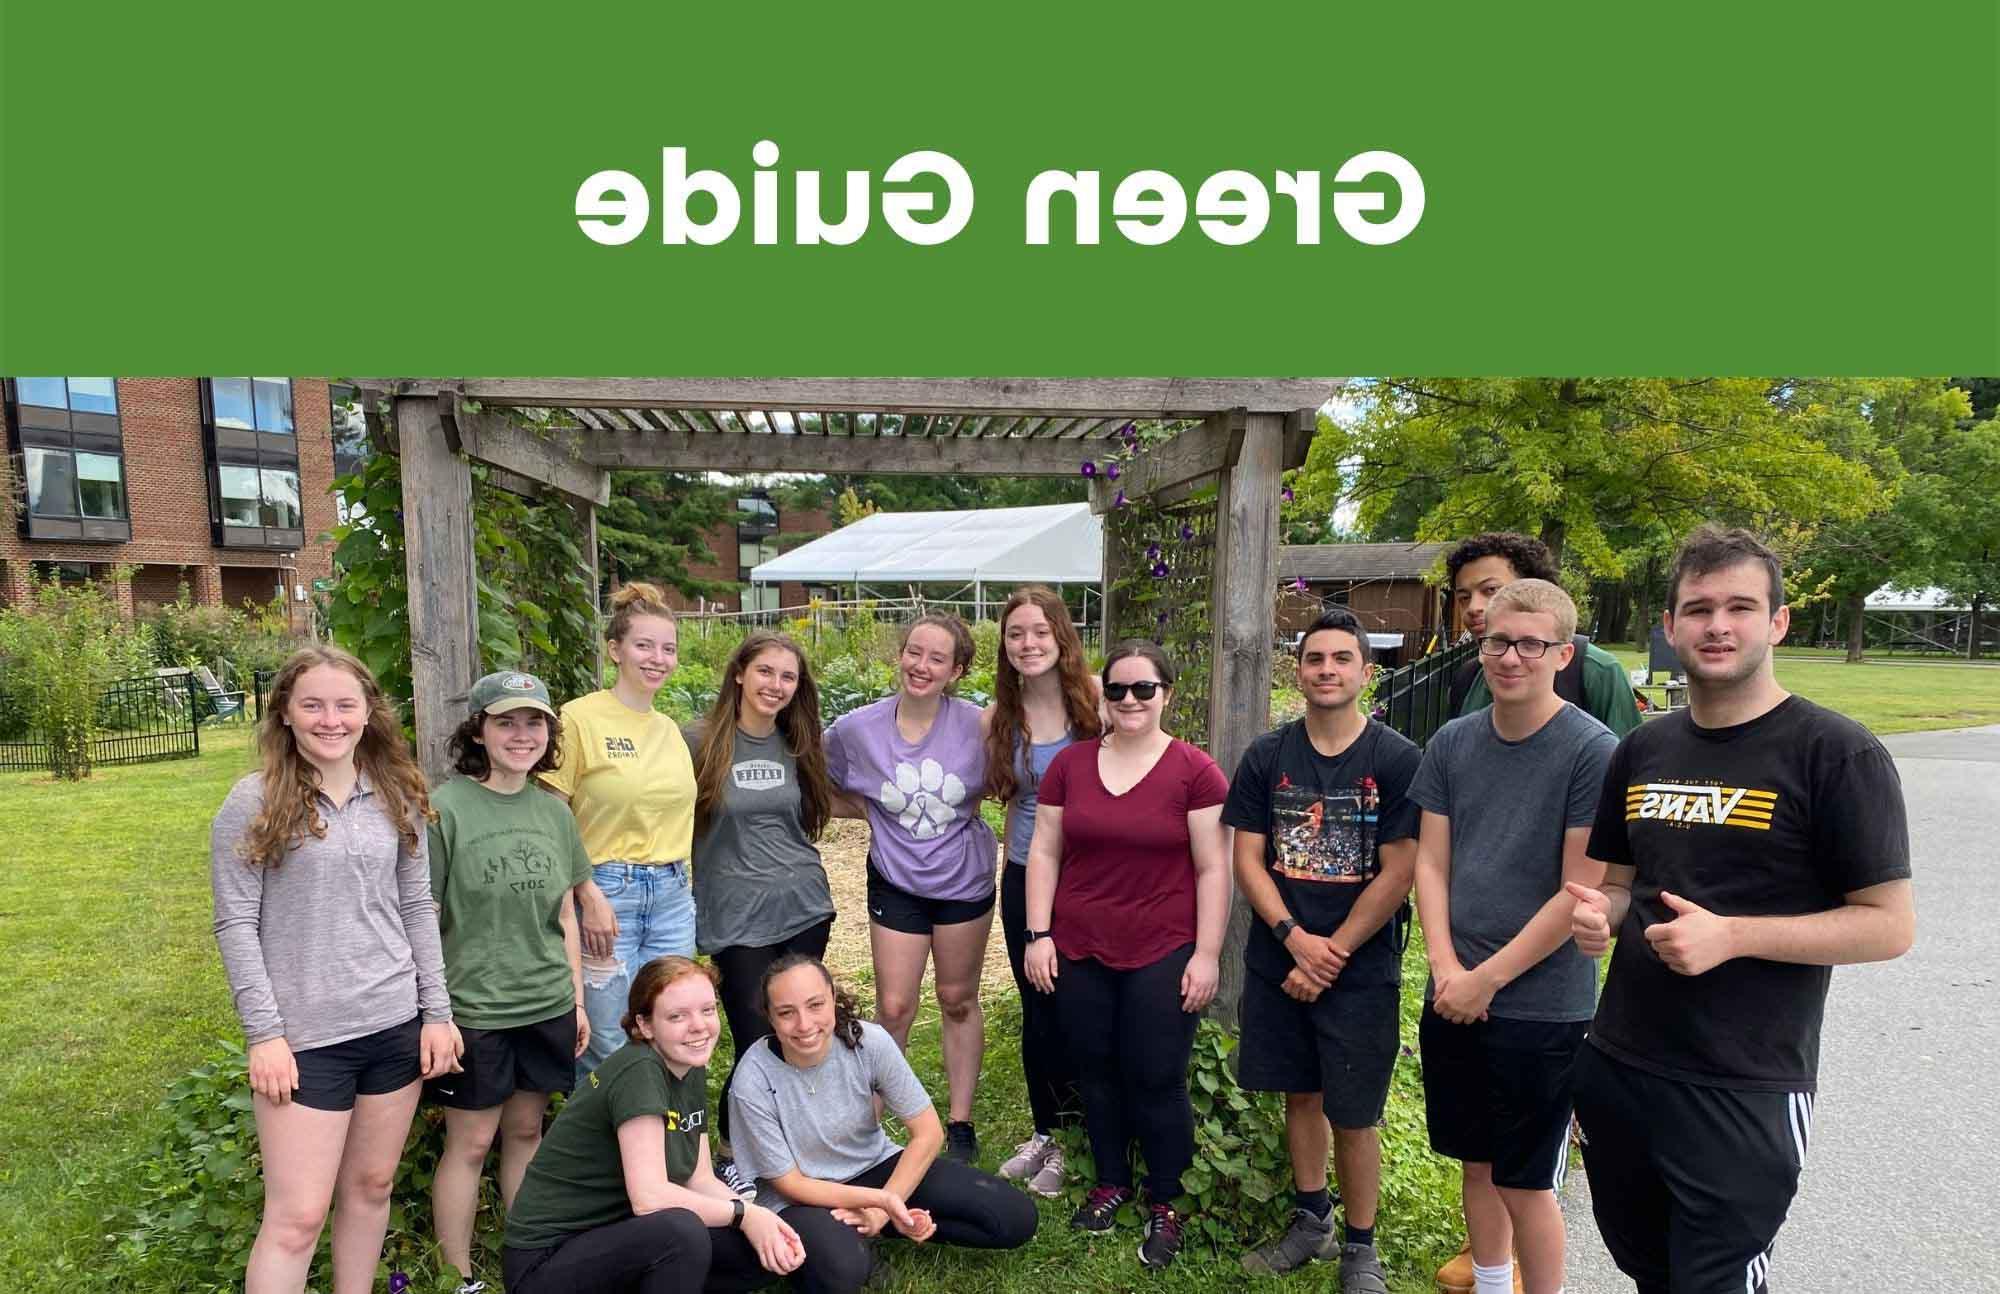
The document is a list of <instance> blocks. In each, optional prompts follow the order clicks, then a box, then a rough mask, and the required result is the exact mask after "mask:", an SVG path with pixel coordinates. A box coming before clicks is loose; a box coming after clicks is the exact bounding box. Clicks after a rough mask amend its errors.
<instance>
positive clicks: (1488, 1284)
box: [1472, 1260, 1514, 1294]
mask: <svg viewBox="0 0 2000 1294" xmlns="http://www.w3.org/2000/svg"><path fill="white" fill-rule="evenodd" d="M1472 1294H1514V1264H1513V1262H1512V1261H1511V1260H1510V1261H1508V1262H1504V1263H1501V1264H1500V1265H1499V1266H1498V1267H1482V1266H1480V1265H1479V1264H1478V1263H1474V1264H1472Z"/></svg>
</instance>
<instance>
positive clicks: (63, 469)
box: [24, 445, 77, 517]
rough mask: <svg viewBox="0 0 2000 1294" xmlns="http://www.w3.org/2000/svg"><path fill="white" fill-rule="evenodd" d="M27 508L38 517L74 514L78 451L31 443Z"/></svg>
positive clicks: (28, 457)
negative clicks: (49, 447)
mask: <svg viewBox="0 0 2000 1294" xmlns="http://www.w3.org/2000/svg"><path fill="white" fill-rule="evenodd" d="M24 452H25V454H26V455H27V463H28V511H29V512H31V513H33V514H34V515H35V516H38V517H74V516H76V515H77V511H76V455H74V454H72V453H71V452H70V451H69V450H67V449H41V448H38V447H36V446H33V445H31V446H29V447H28V448H27V449H26V450H25V451H24Z"/></svg>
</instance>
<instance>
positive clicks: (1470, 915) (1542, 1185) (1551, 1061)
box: [1410, 580, 1617, 1294]
mask: <svg viewBox="0 0 2000 1294" xmlns="http://www.w3.org/2000/svg"><path fill="white" fill-rule="evenodd" d="M1575 629H1576V606H1575V604H1574V603H1572V602H1571V601H1570V599H1569V595H1568V594H1566V593H1564V592H1563V591H1562V590H1561V589H1560V588H1558V587H1556V586H1555V585H1553V584H1550V583H1549V582H1547V581H1546V580H1517V581H1516V582H1514V583H1512V584H1509V585H1507V586H1506V587H1505V588H1503V589H1501V590H1500V591H1499V592H1498V593H1496V594H1495V595H1494V596H1493V600H1492V601H1491V602H1490V603H1489V604H1488V605H1487V608H1486V632H1485V633H1484V634H1483V635H1481V637H1480V639H1479V652H1480V661H1481V664H1482V665H1483V667H1484V669H1485V671H1486V682H1487V685H1488V687H1489V688H1491V690H1492V692H1493V706H1492V708H1491V709H1489V710H1483V711H1479V712H1477V713H1474V714H1470V715H1467V716H1465V717H1464V718H1461V719H1455V720H1453V721H1452V722H1451V723H1448V724H1446V725H1445V726H1444V727H1443V728H1442V729H1440V730H1439V731H1438V733H1437V735H1436V736H1434V737H1433V738H1432V739H1431V742H1430V745H1429V746H1428V747H1427V748H1426V749H1425V751H1424V758H1423V764H1422V766H1421V767H1420V768H1419V770H1418V772H1417V779H1416V781H1415V782H1414V783H1413V784H1412V786H1411V788H1410V796H1411V798H1412V799H1414V800H1415V801H1416V802H1417V803H1418V805H1420V806H1421V807H1422V809H1423V811H1424V812H1423V826H1422V829H1421V831H1420V832H1419V836H1418V843H1417V912H1418V915H1419V916H1420V917H1421V918H1422V919H1423V928H1424V943H1425V948H1426V951H1427V952H1428V953H1429V956H1430V967H1431V979H1430V986H1429V988H1428V989H1427V991H1426V993H1425V997H1426V999H1427V1005H1426V1007H1425V1010H1424V1015H1423V1020H1422V1023H1421V1025H1420V1029H1419V1039H1420V1045H1421V1047H1422V1051H1423V1066H1424V1107H1425V1113H1426V1115H1427V1116H1428V1120H1429V1124H1430V1139H1431V1148H1432V1149H1433V1150H1435V1151H1437V1153H1439V1154H1441V1155H1445V1156H1448V1157H1450V1158H1452V1159H1457V1160H1460V1161H1462V1162H1463V1163H1464V1207H1465V1229H1466V1234H1467V1236H1469V1237H1470V1238H1471V1241H1472V1260H1473V1277H1474V1285H1473V1288H1474V1289H1475V1290H1476V1291H1477V1294H1503V1292H1504V1291H1506V1290H1508V1289H1510V1288H1512V1283H1513V1262H1512V1260H1511V1258H1510V1256H1509V1255H1510V1248H1509V1247H1510V1245H1511V1246H1512V1252H1517V1253H1519V1254H1520V1256H1521V1276H1522V1285H1523V1287H1524V1288H1525V1289H1526V1291H1527V1294H1556V1291H1559V1290H1560V1289H1561V1288H1562V1279H1563V1221H1562V1212H1561V1209H1560V1208H1559V1207H1558V1205H1557V1203H1556V1197H1555V1188H1556V1187H1557V1186H1558V1185H1560V1183H1561V1181H1562V1175H1563V1170H1564V1169H1565V1168H1566V1167H1567V1165H1568V1162H1569V1159H1568V1157H1569V1117H1570V1069H1571V1066H1572V1065H1573V1063H1574V1062H1575V1059H1576V1055H1577V1051H1578V1049H1579V1048H1580V1047H1581V1046H1582V1045H1583V1037H1584V1032H1585V1030H1586V1028H1587V1027H1588V1025H1589V1021H1590V1017H1591V1013H1592V1010H1593V1008H1594V1006H1595V998H1596V975H1595V970H1594V967H1593V965H1592V962H1591V960H1590V959H1589V958H1588V957H1585V956H1584V955H1583V954H1582V953H1581V952H1580V951H1578V949H1577V948H1576V946H1575V944H1573V943H1572V942H1571V940H1570V918H1571V912H1572V910H1573V909H1574V908H1575V906H1576V901H1575V900H1574V899H1573V898H1571V897H1570V896H1569V894H1567V893H1566V892H1565V891H1564V889H1563V886H1564V884H1565V883H1574V884H1580V885H1585V886H1595V885H1597V884H1598V883H1599V881H1600V880H1601V879H1602V876H1603V872H1604V868H1603V865H1602V864H1601V863H1594V862H1592V861H1590V859H1589V858H1588V857H1587V856H1586V851H1585V843H1586V840H1587V838H1588V836H1589V829H1590V824H1591V822H1592V821H1593V820H1594V818H1595V816H1596V807H1597V799H1598V792H1599V790H1600V788H1601V787H1602V786H1603V783H1604V770H1605V767H1606V764H1607V763H1608V762H1609V760H1610V757H1611V751H1612V748H1613V747H1614V746H1615V745H1616V744H1617V742H1616V740H1615V739H1614V738H1613V737H1612V735H1611V731H1610V729H1608V728H1606V727H1605V726H1604V725H1603V724H1601V723H1599V722H1598V721H1597V720H1595V719H1593V718H1591V717H1590V716H1589V715H1587V714H1585V713H1584V712H1583V711H1582V710H1579V709H1577V708H1576V707H1575V706H1574V705H1571V704H1570V703H1568V702H1566V701H1564V700H1563V699H1562V698H1561V697H1559V696H1557V695H1556V691H1555V676H1556V673H1557V671H1559V670H1560V669H1562V667H1563V666H1564V665H1565V664H1567V663H1568V660H1569V657H1570V653H1571V652H1572V651H1574V650H1575V648H1574V646H1573V645H1572V643H1571V641H1570V635H1571V634H1572V633H1574V632H1575Z"/></svg>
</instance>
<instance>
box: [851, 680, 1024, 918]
mask: <svg viewBox="0 0 2000 1294" xmlns="http://www.w3.org/2000/svg"><path fill="white" fill-rule="evenodd" d="M898 700H900V694H897V695H895V696H888V697H884V698H883V699H882V700H880V701H876V702H874V703H873V704H872V705H864V706H862V707H861V708H860V709H859V710H850V711H849V712H848V713H846V714H844V715H842V716H841V717H840V718H839V719H837V720H835V721H834V724H833V726H832V727H830V728H828V729H827V730H826V772H827V777H828V778H829V779H830V780H831V781H832V782H833V784H834V786H835V787H837V788H839V789H840V790H843V791H846V792H848V793H849V794H851V795H854V796H855V797H857V798H858V799H860V800H861V802H862V803H863V804H865V805H866V806H867V810H868V828H869V834H870V835H871V836H872V837H873V841H872V843H871V844H870V846H869V850H868V856H869V859H870V860H871V861H872V862H873V863H874V864H875V869H876V870H877V871H879V872H881V873H882V875H883V877H884V879H886V880H887V881H888V882H889V883H890V884H891V885H893V886H895V887H896V888H897V889H900V890H907V891H909V892H910V893H911V894H915V895H918V896H920V897H922V898H927V899H983V898H985V897H986V896H987V895H989V894H991V893H993V873H994V867H995V864H996V862H997V860H998V857H999V852H1000V842H999V840H998V838H997V837H995V836H994V834H993V829H992V828H991V827H989V826H987V825H986V820H985V819H984V818H982V817H980V816H979V801H980V798H981V797H982V796H983V795H984V794H985V793H986V751H985V749H984V747H983V746H982V745H981V744H980V741H979V707H978V706H976V705H974V704H972V703H971V702H970V701H960V700H957V699H956V698H953V697H946V698H945V699H944V702H943V704H942V705H941V706H940V707H939V709H938V716H937V718H936V720H935V721H933V722H932V724H931V730H930V731H929V732H927V733H925V734H924V739H923V740H922V741H919V742H917V743H915V744H914V745H912V744H911V743H909V742H906V741H904V740H903V738H902V735H901V734H900V733H898V732H897V731H896V703H897V701H898Z"/></svg>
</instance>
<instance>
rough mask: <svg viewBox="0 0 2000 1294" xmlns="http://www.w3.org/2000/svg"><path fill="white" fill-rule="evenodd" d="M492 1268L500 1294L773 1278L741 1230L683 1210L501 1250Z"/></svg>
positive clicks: (740, 1284) (727, 1286) (644, 1291)
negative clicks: (501, 1283)
mask: <svg viewBox="0 0 2000 1294" xmlns="http://www.w3.org/2000/svg"><path fill="white" fill-rule="evenodd" d="M500 1270H501V1273H502V1278H503V1279H504V1280H505V1281H506V1285H507V1292H508V1294H703V1292H704V1291H734V1290H754V1289H760V1288H762V1287H763V1286H766V1285H769V1284H771V1283H772V1282H774V1281H776V1280H777V1279H778V1278H777V1277H776V1276H775V1275H773V1274H772V1273H770V1272H767V1271H765V1270H764V1265H763V1264H762V1263H760V1262H758V1261H757V1251H756V1250H754V1249H752V1248H751V1247H750V1242H749V1241H748V1240H746V1239H744V1237H743V1233H742V1232H740V1231H735V1230H732V1229H729V1228H726V1227H711V1226H706V1225H704V1224H703V1222H702V1220H701V1219H700V1218H698V1217H696V1216H695V1215H694V1214H693V1213H691V1212H689V1211H688V1210H686V1209H662V1210H661V1211H659V1212H658V1213H648V1214H645V1215H643V1216H641V1217H635V1218H627V1219H625V1220H624V1221H623V1222H613V1223H611V1224H610V1225H609V1226H602V1227H598V1228H596V1229H594V1230H591V1231H585V1232H583V1233H582V1234H580V1235H574V1236H571V1237H570V1238H569V1239H567V1240H565V1241H563V1242H562V1243H561V1244H559V1245H552V1246H550V1247H549V1248H546V1249H516V1248H514V1247H513V1246H512V1245H509V1246H507V1247H506V1248H505V1249H503V1250H502V1251H501V1255H500ZM803 1288H808V1289H809V1288H811V1287H810V1286H806V1287H803Z"/></svg>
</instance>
